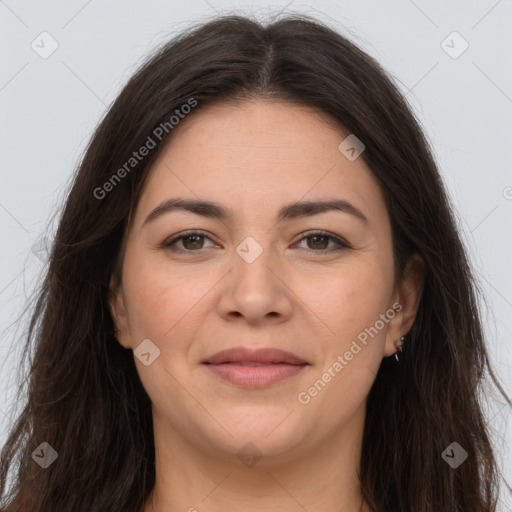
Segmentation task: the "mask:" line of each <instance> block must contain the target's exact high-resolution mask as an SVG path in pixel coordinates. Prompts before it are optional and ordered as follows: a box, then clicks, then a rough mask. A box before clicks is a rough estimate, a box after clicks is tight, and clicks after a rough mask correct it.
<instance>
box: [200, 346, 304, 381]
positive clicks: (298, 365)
mask: <svg viewBox="0 0 512 512" xmlns="http://www.w3.org/2000/svg"><path fill="white" fill-rule="evenodd" d="M254 363H259V364H264V366H254V365H253V366H250V365H251V364H254ZM203 364H205V365H206V367H207V368H208V369H209V370H210V371H211V372H212V373H214V374H215V375H217V376H218V377H220V378H222V379H224V380H227V381H228V382H231V383H232V384H235V385H237V386H240V387H244V388H251V389H255V388H263V387H267V386H270V385H272V384H274V383H276V382H279V381H281V380H283V379H286V378H288V377H292V376H294V375H297V374H298V373H300V372H301V371H302V370H303V369H304V368H305V367H306V366H308V363H307V362H306V361H303V360H302V359H300V358H299V357H298V356H296V355H295V354H292V353H291V352H285V351H284V350H280V349H274V348H265V349H257V350H249V349H246V348H244V347H237V348H234V349H227V350H223V351H221V352H218V353H217V354H215V355H213V356H212V357H210V358H208V359H207V360H206V361H204V362H203Z"/></svg>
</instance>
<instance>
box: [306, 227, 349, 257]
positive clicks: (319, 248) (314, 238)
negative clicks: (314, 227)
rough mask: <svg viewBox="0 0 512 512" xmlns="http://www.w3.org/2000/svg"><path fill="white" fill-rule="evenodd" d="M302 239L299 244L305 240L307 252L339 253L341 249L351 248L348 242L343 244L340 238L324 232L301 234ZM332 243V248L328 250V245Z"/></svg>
mask: <svg viewBox="0 0 512 512" xmlns="http://www.w3.org/2000/svg"><path fill="white" fill-rule="evenodd" d="M302 236H303V238H302V239H301V240H300V242H302V241H304V240H307V242H306V243H307V247H305V249H306V250H307V251H309V252H319V253H322V252H332V251H341V250H343V249H350V248H351V246H350V244H349V243H348V242H345V241H344V240H342V239H341V238H339V237H337V236H334V235H331V234H330V233H326V232H324V231H316V232H313V233H309V234H308V233H302ZM330 242H333V243H334V247H331V248H330V249H329V247H328V246H329V243H330Z"/></svg>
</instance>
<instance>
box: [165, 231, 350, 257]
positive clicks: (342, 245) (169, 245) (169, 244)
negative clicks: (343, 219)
mask: <svg viewBox="0 0 512 512" xmlns="http://www.w3.org/2000/svg"><path fill="white" fill-rule="evenodd" d="M192 235H199V236H202V237H204V238H208V239H209V240H210V241H212V242H213V240H212V238H211V237H210V235H209V234H208V233H206V232H205V231H202V230H200V229H190V230H187V231H182V232H180V233H177V234H176V235H173V236H172V237H171V238H168V239H167V240H165V242H164V243H163V244H162V247H163V248H164V249H171V250H174V251H175V252H181V253H189V254H193V253H195V252H196V253H200V252H201V251H202V250H203V249H204V248H201V249H197V250H195V251H193V250H186V249H178V248H176V247H173V244H174V243H175V242H177V241H179V240H181V239H183V238H186V237H187V236H192ZM298 236H299V239H298V241H297V242H295V244H296V243H300V242H302V241H303V240H304V239H306V238H310V237H313V236H321V237H325V238H329V239H330V240H331V241H333V242H334V243H335V244H336V245H337V246H338V247H337V248H335V249H332V248H331V249H319V250H315V249H304V250H305V251H307V252H309V253H320V254H325V253H329V252H333V251H339V250H343V249H352V248H353V247H352V245H351V244H350V243H348V242H347V241H346V240H345V239H344V238H342V237H340V236H337V235H334V234H332V233H330V232H328V231H324V230H321V229H316V230H314V229H312V230H309V231H303V232H302V233H300V234H299V235H298Z"/></svg>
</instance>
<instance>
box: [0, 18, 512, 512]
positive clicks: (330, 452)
mask: <svg viewBox="0 0 512 512" xmlns="http://www.w3.org/2000/svg"><path fill="white" fill-rule="evenodd" d="M32 341H33V342H34V343H35V355H34V360H33V364H32V367H31V373H30V375H29V389H28V403H27V404H26V407H25V409H24V411H23V413H22V414H21V416H20V417H19V419H18V421H17V423H16V425H15V426H14V428H13V430H12V432H11V433H10V436H9V438H8V439H7V442H6V444H5V447H4V449H3V452H2V480H1V487H2V495H3V500H4V501H3V508H2V509H1V510H3V511H8V512H14V511H23V512H36V511H49V510H51V511H63V512H64V511H68V510H69V511H71V510H73V511H74V512H77V511H87V512H91V511H94V512H100V511H105V512H107V511H134V512H135V511H143V512H163V511H172V512H174V511H179V510H183V511H185V510H188V511H190V512H192V511H201V512H202V511H212V512H213V511H221V510H222V511H225V510H230V511H231V510H237V511H244V512H252V511H261V510H269V511H270V510H279V511H299V510H308V511H315V510H329V511H338V510H340V511H341V510H343V511H354V512H355V511H364V512H370V511H372V512H401V511H404V512H405V511H407V512H408V511H414V512H432V511H436V512H440V511H443V512H448V511H456V510H464V511H465V512H484V511H494V510H496V501H497V492H498V483H499V476H498V474H497V466H496V461H495V458H494V454H493V450H492V446H491V442H490V437H489V433H488V431H487V427H486V424H485V419H484V416H483V413H482V410H481V407H480V402H479V391H480V388H479V386H480V384H481V382H482V378H483V372H484V370H486V369H487V370H488V371H489V372H490V375H491V377H492V379H493V381H494V382H495V384H496V385H497V386H498V388H499V390H500V391H501V393H502V394H503V395H504V396H505V397H506V399H507V401H508V403H510V399H509V398H508V397H507V396H506V394H505V392H504V391H503V389H502V388H501V386H500V384H499V382H498V381H497V379H496V378H495V376H494V374H493V372H492V369H491V367H490V364H489V361H488V355H487V351H486V346H485V344H484V340H483V333H482V326H481V322H480V319H479V313H478V309H477V298H476V291H475V288H474V282H473V277H472V274H471V271H470V268H469V265H468V258H467V255H466V254H465V251H464V248H463V245H462V243H461V240H460V236H459V234H458V231H457V227H456V224H455V221H454V217H453V214H452V211H451V207H450V204H449V202H448V200H447V195H446V192H445V189H444V186H443V184H442V182H441V179H440V177H439V173H438V170H437V168H436V164H435V162H434V159H433V157H432V154H431V150H430V148H429V146H428V144H427V141H426V139H425V137H424V135H423V134H422V131H421V129H420V127H419V124H418V122H417V121H416V120H415V118H414V116H413V114H412V113H411V111H410V109H409V107H408V105H407V104H406V103H405V101H404V99H403V98H402V96H401V95H400V93H399V92H398V91H397V89H396V88H395V87H394V85H393V84H392V82H391V80H390V79H389V78H388V76H387V75H386V73H385V72H384V71H383V70H382V68H381V67H380V66H379V64H378V63H377V62H375V61H374V60H373V59H372V58H371V57H369V56H368V55H366V54H365V53H363V52H362V51H361V50H359V49H358V48H357V47H355V46H354V45H353V44H352V43H350V42H349V41H347V40H346V39H345V38H343V37H342V36H341V35H339V34H337V33H335V32H333V31H332V30H330V29H329V28H327V27H325V26H323V25H322V24H320V23H318V22H316V21H315V20H312V19H310V18H307V17H304V16H296V17H290V18H287V19H283V20H280V21H277V22H275V23H272V24H270V25H268V26H267V27H264V26H261V25H259V24H258V23H256V22H254V21H251V20H249V19H246V18H243V17H238V16H230V17H225V18H219V19H217V20H214V21H211V22H209V23H206V24H204V25H201V26H198V27H196V28H195V30H193V31H192V32H190V33H187V34H183V35H181V36H179V37H178V38H176V39H174V40H172V41H170V42H169V43H168V44H166V45H165V46H164V47H163V48H161V49H160V50H159V51H157V52H156V53H155V54H154V55H153V56H152V57H151V59H149V60H148V61H147V62H146V63H145V64H144V65H143V66H142V67H141V68H140V69H139V70H138V71H137V72H136V73H135V75H134V76H133V77H132V78H131V79H130V81H129V82H128V84H127V85H126V86H125V87H124V89H123V90H122V92H121V93H120V95H119V97H118V98H117V100H116V101H115V102H114V104H113V105H112V107H111V108H110V109H109V111H108V113H107V114H106V116H105V118H104V119H103V120H102V122H101V123H100V125H99V127H98V128H97V130H96V132H95V134H94V135H93V137H92V140H91V142H90V144H89V146H88V148H87V150H86V153H85V156H84V158H83V160H82V162H81V164H80V166H79V169H78V172H77V174H76V177H75V179H74V183H73V186H72V189H71V192H70V194H69V196H68V198H67V201H66V206H65V208H64V211H63V214H62V218H61V221H60V225H59V229H58V232H57V235H56V239H55V242H54V245H53V249H52V254H51V260H50V264H49V269H48V273H47V275H46V278H45V281H44V284H43V287H42V290H41V293H40V296H39V299H38V302H37V305H36V308H35V312H34V316H33V318H32V322H31V325H30V333H29V337H28V340H27V342H28V343H30V342H32ZM395 356H396V357H395ZM23 438H25V439H23ZM16 455H18V456H19V457H20V458H21V464H20V465H19V470H18V474H17V480H16V486H14V487H13V489H12V491H11V493H10V495H8V494H7V493H6V492H5V488H6V475H7V471H8V469H9V467H11V466H12V465H13V464H14V458H15V456H16Z"/></svg>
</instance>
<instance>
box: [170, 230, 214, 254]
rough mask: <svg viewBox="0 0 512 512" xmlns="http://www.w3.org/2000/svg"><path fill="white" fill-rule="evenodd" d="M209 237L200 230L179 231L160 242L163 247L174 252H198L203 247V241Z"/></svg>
mask: <svg viewBox="0 0 512 512" xmlns="http://www.w3.org/2000/svg"><path fill="white" fill-rule="evenodd" d="M206 239H208V240H210V238H209V237H208V236H206V235H204V234H203V233H201V232H196V231H191V232H188V233H181V234H179V235H177V236H174V237H172V238H171V239H169V240H167V241H166V242H164V243H163V244H162V246H163V247H164V248H167V249H171V250H173V251H176V252H198V251H200V250H201V249H204V248H205V247H204V241H205V240H206Z"/></svg>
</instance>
